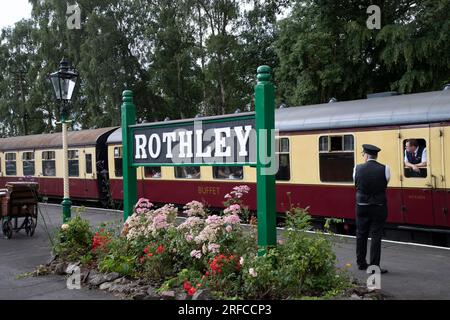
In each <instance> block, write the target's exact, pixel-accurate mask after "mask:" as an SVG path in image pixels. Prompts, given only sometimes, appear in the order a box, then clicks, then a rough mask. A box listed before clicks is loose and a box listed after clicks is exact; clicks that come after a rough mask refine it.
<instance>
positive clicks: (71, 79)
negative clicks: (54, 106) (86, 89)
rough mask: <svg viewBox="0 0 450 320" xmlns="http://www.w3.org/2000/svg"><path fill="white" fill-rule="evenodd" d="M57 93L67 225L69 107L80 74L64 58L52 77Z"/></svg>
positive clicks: (69, 205)
mask: <svg viewBox="0 0 450 320" xmlns="http://www.w3.org/2000/svg"><path fill="white" fill-rule="evenodd" d="M50 79H51V81H52V84H53V90H54V91H55V97H56V100H58V101H59V102H60V104H61V124H62V144H63V175H64V199H63V201H62V203H61V204H62V207H63V223H66V222H67V221H68V220H69V219H70V216H71V206H72V202H71V201H70V195H69V166H68V144H67V124H68V123H70V120H68V119H67V118H68V116H69V114H68V106H69V102H70V100H71V99H72V94H73V91H74V89H75V85H76V83H77V79H78V73H77V72H76V71H75V69H73V68H72V67H71V66H70V63H69V61H67V60H66V59H65V58H63V59H62V60H61V62H60V65H59V70H58V71H57V72H54V73H52V74H51V75H50Z"/></svg>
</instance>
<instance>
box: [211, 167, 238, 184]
mask: <svg viewBox="0 0 450 320" xmlns="http://www.w3.org/2000/svg"><path fill="white" fill-rule="evenodd" d="M219 168H230V169H231V168H241V176H240V178H236V179H231V178H229V177H228V178H217V177H216V176H217V170H219ZM211 170H212V177H213V180H224V181H240V180H244V166H212V167H211Z"/></svg>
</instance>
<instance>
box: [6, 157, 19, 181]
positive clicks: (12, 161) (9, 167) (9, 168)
mask: <svg viewBox="0 0 450 320" xmlns="http://www.w3.org/2000/svg"><path fill="white" fill-rule="evenodd" d="M5 160H6V175H7V176H15V175H16V174H17V166H16V154H15V153H5Z"/></svg>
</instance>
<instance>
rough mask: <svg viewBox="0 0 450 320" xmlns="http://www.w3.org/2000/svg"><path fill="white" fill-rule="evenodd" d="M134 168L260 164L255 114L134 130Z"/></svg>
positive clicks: (142, 126)
mask: <svg viewBox="0 0 450 320" xmlns="http://www.w3.org/2000/svg"><path fill="white" fill-rule="evenodd" d="M132 138H133V164H134V165H139V166H142V165H143V166H145V165H150V166H151V165H186V164H190V165H195V164H197V165H202V164H231V165H233V164H242V165H250V164H255V163H256V131H255V116H254V113H246V114H244V115H242V116H232V117H216V118H206V119H205V120H203V121H202V120H201V119H198V120H197V119H195V120H191V121H182V120H179V121H171V122H168V123H167V124H164V123H163V124H161V123H156V124H149V125H137V126H133V127H132Z"/></svg>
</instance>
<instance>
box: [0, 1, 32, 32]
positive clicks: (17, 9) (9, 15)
mask: <svg viewBox="0 0 450 320" xmlns="http://www.w3.org/2000/svg"><path fill="white" fill-rule="evenodd" d="M30 17H31V4H29V3H28V0H0V29H2V28H4V27H7V26H10V25H13V24H14V23H16V22H17V21H19V20H22V19H26V18H30Z"/></svg>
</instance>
